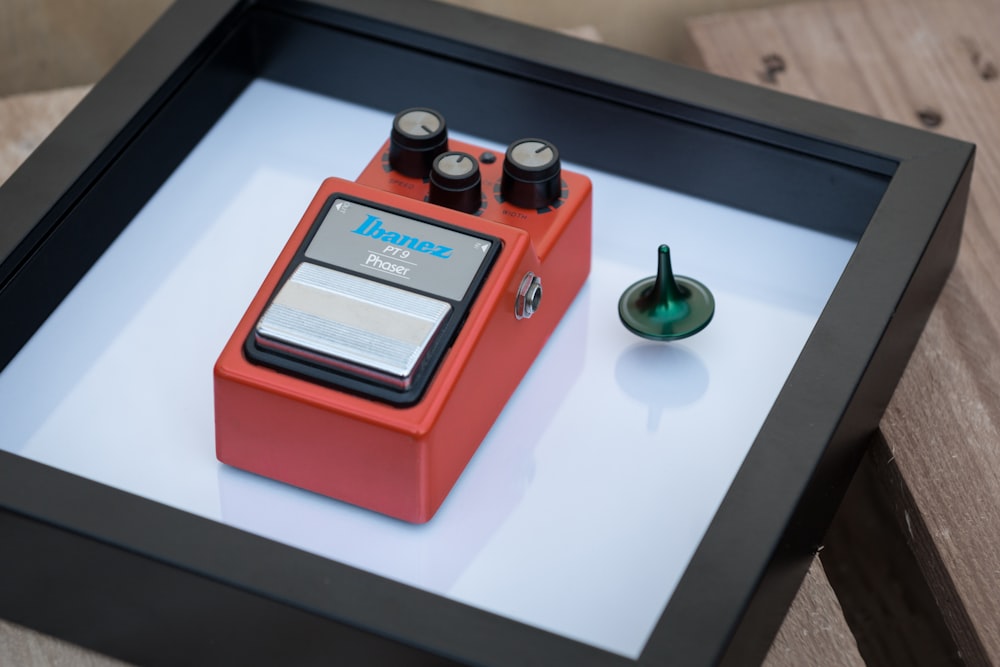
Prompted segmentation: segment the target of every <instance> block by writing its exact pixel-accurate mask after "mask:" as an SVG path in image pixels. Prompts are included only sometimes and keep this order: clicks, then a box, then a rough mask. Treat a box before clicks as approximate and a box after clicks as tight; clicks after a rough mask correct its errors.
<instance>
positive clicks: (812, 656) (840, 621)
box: [764, 558, 865, 667]
mask: <svg viewBox="0 0 1000 667" xmlns="http://www.w3.org/2000/svg"><path fill="white" fill-rule="evenodd" d="M864 664H865V662H864V660H863V659H862V658H861V653H860V652H859V651H858V645H857V643H856V642H855V641H854V635H853V634H851V630H850V628H849V627H848V625H847V621H846V620H844V613H843V611H842V610H841V608H840V602H838V601H837V596H836V595H835V594H834V592H833V588H831V587H830V582H829V581H827V578H826V572H824V571H823V565H822V564H821V563H820V560H819V558H816V559H814V560H813V564H812V566H811V567H810V568H809V572H808V573H807V574H806V577H805V579H804V580H803V581H802V587H801V588H799V592H798V595H796V596H795V600H793V601H792V606H791V607H790V608H789V610H788V614H787V615H786V616H785V621H784V623H782V624H781V629H779V630H778V634H777V636H776V637H775V638H774V642H773V643H772V644H771V650H770V651H769V652H768V654H767V658H765V660H764V665H765V667H801V666H802V665H824V666H825V667H863V666H864Z"/></svg>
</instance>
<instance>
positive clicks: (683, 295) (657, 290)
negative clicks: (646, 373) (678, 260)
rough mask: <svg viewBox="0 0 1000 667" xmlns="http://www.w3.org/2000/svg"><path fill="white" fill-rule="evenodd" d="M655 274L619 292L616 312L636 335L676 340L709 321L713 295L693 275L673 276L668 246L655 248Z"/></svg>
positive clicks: (701, 327) (713, 306) (713, 301)
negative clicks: (619, 297)
mask: <svg viewBox="0 0 1000 667" xmlns="http://www.w3.org/2000/svg"><path fill="white" fill-rule="evenodd" d="M657 253H658V254H657V267H656V275H655V276H651V277H649V278H644V279H643V280H640V281H639V282H637V283H635V284H634V285H632V286H631V287H629V288H628V289H627V290H625V291H624V292H623V293H622V296H621V299H619V300H618V316H619V317H621V319H622V324H624V325H625V328H627V329H628V330H629V331H631V332H632V333H634V334H635V335H637V336H642V337H643V338H649V339H651V340H679V339H681V338H687V337H688V336H693V335H695V334H696V333H698V332H699V331H701V330H702V329H704V328H705V327H707V326H708V323H709V322H711V321H712V315H714V314H715V297H713V296H712V293H711V292H710V291H709V289H708V288H707V287H705V286H704V285H702V284H701V283H700V282H698V281H697V280H694V279H693V278H688V277H686V276H675V275H674V271H673V268H672V267H671V265H670V247H669V246H667V245H661V246H660V248H659V250H658V251H657Z"/></svg>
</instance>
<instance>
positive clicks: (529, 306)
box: [514, 271, 542, 320]
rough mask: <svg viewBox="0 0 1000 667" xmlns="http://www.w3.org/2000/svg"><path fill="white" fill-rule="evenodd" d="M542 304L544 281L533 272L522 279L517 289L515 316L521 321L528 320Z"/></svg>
mask: <svg viewBox="0 0 1000 667" xmlns="http://www.w3.org/2000/svg"><path fill="white" fill-rule="evenodd" d="M541 302H542V279H541V278H539V277H538V276H536V275H535V274H534V273H532V272H531V271H528V272H527V273H526V274H524V278H521V285H520V287H518V288H517V298H516V299H514V315H515V316H516V317H517V319H519V320H523V319H527V318H529V317H531V316H532V315H534V314H535V311H536V310H538V306H539V304H540V303H541Z"/></svg>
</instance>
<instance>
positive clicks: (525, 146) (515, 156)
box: [500, 139, 562, 209]
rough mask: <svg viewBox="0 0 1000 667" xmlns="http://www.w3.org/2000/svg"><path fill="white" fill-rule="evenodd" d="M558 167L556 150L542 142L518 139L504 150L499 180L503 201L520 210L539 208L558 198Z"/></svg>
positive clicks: (548, 143)
mask: <svg viewBox="0 0 1000 667" xmlns="http://www.w3.org/2000/svg"><path fill="white" fill-rule="evenodd" d="M561 190H562V167H561V165H560V163H559V151H558V150H557V149H556V147H555V146H554V145H553V144H552V143H550V142H548V141H545V140H544V139H521V140H519V141H515V142H514V143H512V144H511V145H510V146H508V147H507V154H506V155H505V156H504V161H503V176H502V177H501V179H500V195H501V196H502V197H503V199H504V201H506V202H509V203H510V204H513V205H514V206H518V207H520V208H531V209H540V208H545V207H546V206H550V205H552V204H553V203H554V202H555V201H556V200H558V199H559V195H560V192H561Z"/></svg>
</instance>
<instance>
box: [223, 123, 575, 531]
mask: <svg viewBox="0 0 1000 667" xmlns="http://www.w3.org/2000/svg"><path fill="white" fill-rule="evenodd" d="M590 244H591V185H590V181H589V179H588V178H587V177H585V176H583V175H581V174H576V173H572V172H570V171H565V170H562V169H561V165H560V160H559V153H558V150H557V149H556V147H555V146H553V145H552V144H551V143H549V142H548V141H545V140H542V139H522V140H520V141H516V142H514V143H512V144H511V145H510V146H509V147H508V149H507V151H506V155H505V156H504V157H503V159H498V157H497V156H496V155H494V154H493V153H491V152H490V151H488V150H485V149H482V148H478V147H476V146H472V145H469V144H465V143H461V142H457V141H449V140H448V138H447V129H446V126H445V121H444V119H443V117H442V116H441V115H440V114H438V113H437V112H435V111H433V110H430V109H423V108H417V109H407V110H405V111H402V112H400V113H399V114H397V115H396V117H395V119H394V120H393V127H392V132H391V135H390V138H389V140H388V141H387V142H386V144H385V145H384V146H383V147H382V149H381V150H380V151H379V152H378V153H377V154H376V156H375V157H374V158H373V159H372V161H371V162H370V163H369V165H368V166H367V167H366V168H365V170H364V171H363V172H362V174H361V176H360V177H359V178H358V179H357V181H356V182H351V181H346V180H342V179H338V178H329V179H327V180H325V181H324V182H323V184H322V186H321V187H320V189H319V192H317V193H316V196H315V197H314V198H313V200H312V203H311V204H310V205H309V208H308V209H307V210H306V212H305V215H304V216H303V217H302V220H301V222H300V223H299V225H298V226H297V227H296V229H295V231H294V233H293V234H292V236H291V238H290V239H289V241H288V243H287V244H286V246H285V248H284V249H283V250H282V252H281V254H280V255H279V257H278V259H277V261H276V262H275V264H274V266H273V267H272V269H271V271H270V272H269V273H268V275H267V278H266V279H265V280H264V283H263V285H262V286H261V288H260V290H259V291H258V292H257V295H256V297H255V298H254V300H253V302H252V303H251V304H250V307H249V309H248V310H247V312H246V314H245V315H244V316H243V318H242V320H241V321H240V323H239V325H238V326H237V328H236V331H235V332H234V333H233V335H232V336H231V338H230V339H229V342H228V343H227V344H226V346H225V348H224V349H223V351H222V354H221V355H220V357H219V359H218V361H217V363H216V365H215V377H214V379H215V423H216V453H217V456H218V458H219V460H220V461H222V462H223V463H227V464H229V465H233V466H236V467H238V468H242V469H245V470H249V471H251V472H254V473H258V474H260V475H264V476H266V477H270V478H273V479H277V480H281V481H284V482H287V483H289V484H293V485H295V486H299V487H302V488H305V489H309V490H311V491H315V492H317V493H321V494H324V495H327V496H331V497H333V498H337V499H340V500H343V501H346V502H349V503H353V504H355V505H360V506H362V507H366V508H369V509H372V510H375V511H377V512H381V513H384V514H388V515H390V516H394V517H397V518H400V519H404V520H406V521H411V522H417V523H422V522H425V521H428V520H429V519H430V518H431V517H432V516H433V515H434V513H435V512H436V511H437V509H438V507H439V506H440V505H441V503H442V502H443V501H444V498H445V497H446V496H447V495H448V492H449V491H450V490H451V488H452V486H453V485H454V484H455V481H456V480H457V479H458V476H459V475H460V474H461V472H462V470H463V469H464V468H465V465H466V464H467V463H468V461H469V459H470V458H471V457H472V455H473V454H474V453H475V451H476V448H477V447H478V446H479V444H480V443H481V442H482V440H483V438H484V437H485V436H486V433H487V432H488V431H489V429H490V427H491V426H492V425H493V423H494V421H495V420H496V418H497V416H498V415H499V414H500V411H501V410H502V409H503V406H504V404H505V403H506V402H507V400H508V399H509V398H510V395H511V394H512V393H513V391H514V389H515V388H516V387H517V385H518V383H519V382H520V381H521V378H522V377H523V376H524V374H525V373H526V372H527V370H528V368H529V367H530V366H531V364H532V362H533V361H534V359H535V357H536V356H537V355H538V353H539V352H540V351H541V349H542V347H543V346H544V344H545V342H546V340H547V339H548V337H549V336H550V334H551V333H552V331H553V330H554V329H555V327H556V325H557V324H558V323H559V320H560V319H561V318H562V316H563V314H564V313H565V312H566V309H567V308H569V306H570V303H571V302H572V301H573V299H574V297H575V296H576V294H577V293H578V291H579V290H580V288H581V286H582V285H583V283H584V281H585V280H586V278H587V275H588V273H589V271H590ZM543 281H544V286H543ZM543 293H544V299H543V298H542V295H543Z"/></svg>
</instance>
